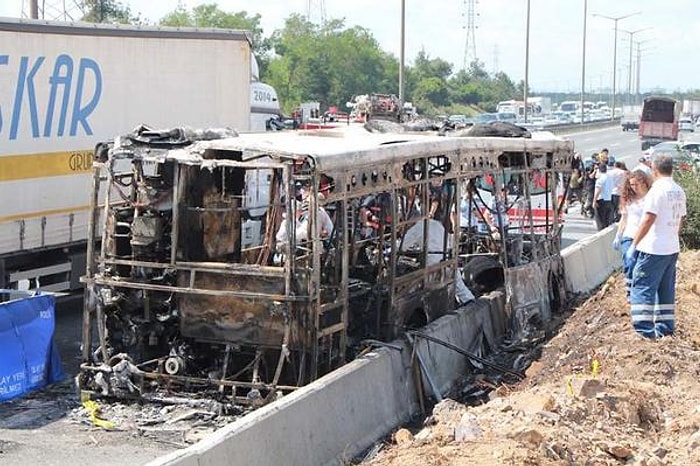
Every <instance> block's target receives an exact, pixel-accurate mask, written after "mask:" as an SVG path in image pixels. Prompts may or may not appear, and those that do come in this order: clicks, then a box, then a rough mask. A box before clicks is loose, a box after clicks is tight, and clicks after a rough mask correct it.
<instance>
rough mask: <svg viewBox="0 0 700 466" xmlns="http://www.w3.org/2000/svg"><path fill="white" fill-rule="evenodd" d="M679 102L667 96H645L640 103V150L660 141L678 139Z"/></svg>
mask: <svg viewBox="0 0 700 466" xmlns="http://www.w3.org/2000/svg"><path fill="white" fill-rule="evenodd" d="M680 109H681V108H680V104H679V102H678V101H677V100H675V99H671V98H669V97H653V96H652V97H647V98H646V99H644V103H643V105H642V117H641V120H640V122H639V138H640V139H641V140H642V150H647V149H648V148H650V147H651V146H654V145H656V144H658V143H660V142H661V141H675V140H676V139H678V116H679V114H680Z"/></svg>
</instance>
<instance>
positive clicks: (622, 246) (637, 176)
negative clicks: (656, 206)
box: [613, 170, 652, 297]
mask: <svg viewBox="0 0 700 466" xmlns="http://www.w3.org/2000/svg"><path fill="white" fill-rule="evenodd" d="M651 183H652V178H651V176H649V175H648V174H646V173H644V172H643V171H641V170H635V171H633V172H632V173H630V174H629V175H628V176H627V177H626V179H625V183H624V186H623V188H622V193H621V195H620V222H619V223H618V224H617V235H616V236H615V240H614V241H613V249H616V250H620V252H621V253H622V272H623V273H624V275H625V286H626V288H627V297H629V292H630V285H631V284H632V269H634V261H633V260H631V261H628V260H625V253H626V252H627V249H628V248H629V247H630V245H631V244H632V239H633V238H634V235H635V233H636V232H637V228H638V227H639V224H640V223H641V221H642V216H643V215H644V196H646V194H647V192H648V191H649V188H651Z"/></svg>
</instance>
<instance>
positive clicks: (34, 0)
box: [29, 0, 39, 19]
mask: <svg viewBox="0 0 700 466" xmlns="http://www.w3.org/2000/svg"><path fill="white" fill-rule="evenodd" d="M29 17H30V18H31V19H39V0H30V1H29Z"/></svg>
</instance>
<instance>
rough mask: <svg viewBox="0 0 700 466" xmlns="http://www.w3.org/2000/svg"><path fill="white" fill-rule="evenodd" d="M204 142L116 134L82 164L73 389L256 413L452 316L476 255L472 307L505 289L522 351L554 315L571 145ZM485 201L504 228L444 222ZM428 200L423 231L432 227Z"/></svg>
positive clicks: (537, 141)
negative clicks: (172, 392) (85, 214)
mask: <svg viewBox="0 0 700 466" xmlns="http://www.w3.org/2000/svg"><path fill="white" fill-rule="evenodd" d="M204 134H205V136H202V133H198V135H194V136H193V135H192V134H189V133H185V132H169V133H163V132H161V133H156V134H155V135H154V134H150V135H149V134H136V135H131V136H129V137H120V138H117V139H116V140H115V142H114V144H112V145H110V146H109V148H108V149H109V150H108V151H107V150H105V148H102V150H101V152H100V153H99V154H98V157H96V161H95V163H94V190H93V196H92V208H93V215H92V217H91V222H90V225H89V228H90V232H91V237H94V233H95V232H101V241H99V242H95V243H91V244H90V246H89V249H88V268H87V274H86V277H85V278H84V282H85V284H86V298H85V306H84V318H83V355H82V357H83V364H82V366H81V374H80V376H79V385H80V386H81V388H82V389H84V390H89V391H94V392H96V393H98V394H102V395H114V396H123V397H135V396H136V397H137V396H142V395H144V394H145V393H147V392H151V391H154V390H159V389H167V388H169V387H170V388H172V387H174V386H176V387H178V390H183V391H213V392H217V391H218V392H219V393H220V394H225V395H226V396H228V397H230V398H231V399H232V400H233V401H234V402H235V403H244V404H261V403H264V402H266V401H269V400H271V399H274V398H275V396H276V395H277V394H278V392H280V391H282V392H284V391H289V390H293V389H295V388H296V387H299V386H301V385H304V384H306V383H308V382H309V381H312V380H315V379H316V378H318V377H319V376H321V375H323V374H325V373H327V372H329V371H331V370H333V369H335V368H337V367H339V366H341V365H342V364H344V363H345V362H346V361H348V360H349V359H351V358H352V357H353V356H354V354H355V351H356V350H357V349H358V348H359V347H360V346H361V344H362V342H363V341H364V340H366V339H372V340H375V339H376V340H382V341H390V340H392V339H395V338H398V337H401V336H402V335H403V334H404V332H405V330H406V329H407V328H411V327H418V326H421V325H424V324H426V323H428V322H430V321H433V320H435V319H437V318H439V317H440V316H442V315H444V314H445V313H447V312H450V311H453V310H455V309H457V308H459V304H458V303H457V302H456V300H455V286H456V284H455V282H456V280H460V279H461V276H462V275H465V278H466V275H468V271H469V268H470V264H472V265H473V264H474V263H475V261H474V259H475V258H478V257H481V258H482V259H480V260H482V262H483V260H484V258H488V260H491V261H492V263H495V264H498V266H499V268H500V269H501V270H502V278H501V279H500V282H498V280H497V282H498V283H488V284H486V286H485V288H484V289H482V290H474V291H481V292H488V291H490V290H491V289H493V288H497V287H505V291H506V297H507V299H506V307H507V312H509V314H510V318H511V322H512V325H511V327H512V329H513V331H514V332H516V333H518V334H519V335H521V336H522V335H523V334H524V332H526V331H527V328H528V323H529V322H530V321H531V320H532V319H533V317H535V318H536V319H544V320H547V319H548V318H549V314H550V312H551V310H552V309H557V308H558V307H559V306H560V305H561V300H562V299H563V296H564V293H563V279H562V277H563V273H562V265H561V260H560V257H559V244H560V234H561V228H562V225H561V206H560V205H558V204H557V198H556V187H557V180H559V179H560V176H559V174H560V173H561V172H564V171H566V170H568V167H569V166H570V162H571V158H572V156H573V145H572V143H571V142H569V141H564V140H561V139H558V138H554V137H549V138H532V139H530V138H456V137H455V138H446V137H438V136H431V135H414V134H395V135H372V134H361V135H356V134H354V133H351V132H348V133H347V135H345V136H344V137H339V136H338V135H331V134H330V133H326V134H325V135H323V136H322V135H310V134H287V133H277V134H245V135H241V136H238V137H223V138H222V137H216V136H212V135H211V134H210V135H208V136H206V134H207V133H204ZM164 135H165V136H164ZM487 176H488V177H490V180H491V181H492V188H491V191H490V192H489V188H488V186H489V185H488V184H484V183H483V179H484V177H487ZM256 180H257V181H256ZM261 180H262V181H261ZM506 180H509V182H510V183H511V184H510V185H507V184H506ZM535 180H538V181H537V183H539V184H536V183H535ZM534 186H538V187H539V188H538V189H539V191H538V193H537V194H534V191H533V190H534V189H535V188H533V187H534ZM431 188H432V189H431ZM501 190H503V191H504V192H506V191H508V190H510V191H508V194H507V195H506V200H507V201H508V202H512V205H509V207H511V208H512V209H513V210H512V212H513V213H514V214H515V213H516V211H517V208H520V212H521V214H522V215H520V217H519V219H518V220H517V221H514V222H512V223H510V224H509V225H496V226H495V227H494V226H492V228H490V229H488V230H487V231H486V232H477V231H476V230H475V229H474V228H472V225H471V220H469V222H468V225H466V226H465V225H463V222H462V221H461V220H458V218H459V211H460V208H461V207H463V203H464V202H468V203H469V206H470V207H469V209H468V210H469V212H472V209H471V206H472V203H474V205H476V206H477V207H478V208H477V209H474V211H475V212H483V211H484V210H488V209H489V206H488V200H487V199H486V198H488V196H489V195H493V193H496V192H501ZM300 191H303V192H304V193H305V194H304V196H305V197H304V198H303V199H299V195H300V194H299V193H300ZM436 191H437V192H439V193H440V194H439V195H440V196H441V197H440V201H441V202H443V205H442V208H441V211H442V216H441V217H440V218H439V220H436V219H433V218H429V213H428V210H429V206H431V203H432V202H433V200H434V198H435V197H434V196H432V194H433V193H434V192H436ZM531 191H532V192H531ZM253 198H257V200H255V201H253V200H252V199H253ZM102 199H104V201H102ZM477 199H479V200H478V201H477ZM372 202H374V206H371V205H370V204H371V203H372ZM479 202H480V204H479ZM516 204H517V205H519V206H520V207H517V206H516ZM516 207H517V208H516ZM323 211H325V212H326V213H329V215H328V216H329V218H331V219H332V222H333V229H332V232H327V231H324V227H323V217H322V215H323V214H322V213H321V212H323ZM533 211H537V212H540V214H541V215H538V216H536V215H533ZM510 212H511V211H509V213H510ZM470 215H471V214H470ZM479 216H480V217H481V219H482V220H483V217H482V216H481V213H479ZM516 217H517V216H516ZM283 221H287V229H286V235H282V236H283V239H282V240H281V241H279V240H276V239H275V236H276V235H278V234H281V233H280V232H279V231H278V230H280V225H281V223H282V222H283ZM303 222H306V223H303ZM474 223H479V222H478V221H476V222H474ZM301 225H305V226H301ZM300 228H301V229H300ZM249 229H252V230H255V229H257V232H255V231H254V233H257V234H258V235H257V236H256V234H253V235H252V236H253V237H255V238H254V239H252V240H248V239H246V238H247V236H246V235H247V234H248V233H247V231H248V230H249ZM433 232H436V233H433ZM433 234H435V235H436V236H435V238H431V236H432V235H433ZM298 236H299V237H298ZM408 236H411V237H416V238H418V239H417V240H416V239H414V240H413V242H412V243H410V244H408V243H409V241H408V240H407V237H408ZM435 239H437V240H439V241H440V242H439V243H438V242H436V241H435ZM436 244H440V245H441V247H438V248H435V245H436ZM484 245H486V246H484ZM434 249H437V250H434ZM476 262H478V261H476ZM462 269H464V270H463V274H460V271H462ZM466 281H467V283H469V284H470V285H472V286H473V285H475V283H476V282H473V281H470V280H466ZM481 285H484V284H483V283H482V284H481ZM464 309H466V308H464ZM464 312H468V311H467V310H465V311H464ZM94 330H96V336H93V332H94Z"/></svg>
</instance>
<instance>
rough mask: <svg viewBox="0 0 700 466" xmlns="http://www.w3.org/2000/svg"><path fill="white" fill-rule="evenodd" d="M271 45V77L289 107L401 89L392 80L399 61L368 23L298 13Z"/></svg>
mask: <svg viewBox="0 0 700 466" xmlns="http://www.w3.org/2000/svg"><path fill="white" fill-rule="evenodd" d="M271 44H272V47H273V50H274V56H273V57H272V58H271V59H270V66H269V69H268V73H267V75H266V76H265V80H266V81H267V82H268V83H269V84H271V85H273V86H274V87H275V88H276V89H277V92H278V94H279V95H280V99H281V101H282V102H283V103H284V104H285V110H287V111H290V110H291V109H292V108H293V107H294V106H295V105H297V104H298V103H300V102H303V101H308V100H313V101H318V102H320V103H321V105H322V107H324V108H325V107H328V106H331V105H339V106H341V107H342V105H343V104H344V103H345V102H346V101H348V99H350V98H351V97H352V96H353V95H357V94H366V93H371V92H387V93H390V92H393V93H396V92H397V89H396V87H397V86H396V84H394V85H393V86H392V83H394V82H395V80H391V79H389V76H390V75H391V74H392V73H397V70H398V66H397V63H396V60H395V59H394V58H393V57H391V56H390V55H388V54H386V53H385V52H383V51H382V50H381V49H380V48H379V44H378V43H377V41H376V39H374V37H373V36H372V35H371V34H370V33H369V31H367V30H366V29H364V28H361V27H352V28H345V24H344V21H342V20H331V21H327V22H326V23H325V24H323V25H316V24H313V23H311V22H309V21H307V20H306V18H304V17H303V16H301V15H296V14H294V15H291V16H290V17H288V18H287V19H286V21H285V25H284V27H283V28H282V29H280V30H277V31H275V32H274V33H273V35H272V37H271ZM394 76H397V74H394Z"/></svg>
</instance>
